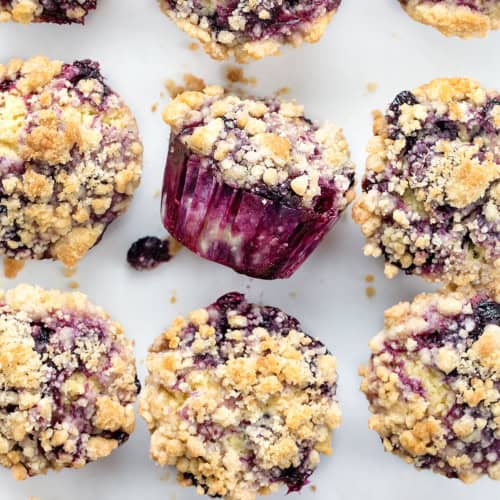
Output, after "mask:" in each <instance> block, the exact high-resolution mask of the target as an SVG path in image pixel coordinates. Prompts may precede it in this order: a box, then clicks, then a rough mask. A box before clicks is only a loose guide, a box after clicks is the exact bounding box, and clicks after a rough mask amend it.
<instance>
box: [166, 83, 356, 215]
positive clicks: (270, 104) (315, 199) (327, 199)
mask: <svg viewBox="0 0 500 500" xmlns="http://www.w3.org/2000/svg"><path fill="white" fill-rule="evenodd" d="M163 118H164V120H165V122H166V123H167V124H168V125H170V126H171V127H172V134H171V141H180V142H181V143H182V144H183V145H184V146H185V148H187V149H188V150H189V152H190V153H191V154H192V155H196V156H198V157H200V161H201V165H202V167H203V168H207V169H211V170H213V172H214V175H216V176H217V178H219V179H220V180H221V181H222V182H225V183H227V184H229V185H230V186H232V187H240V188H243V189H245V190H249V191H251V192H253V193H256V194H258V195H261V196H263V197H265V198H268V199H271V200H279V201H280V202H282V203H283V204H285V205H287V206H290V207H293V208H299V207H304V208H307V209H311V210H315V211H317V212H327V211H329V210H331V209H336V210H339V209H340V210H341V209H343V208H345V207H346V206H347V204H348V203H349V202H350V201H351V200H352V198H353V197H354V193H353V191H352V190H351V187H352V185H353V182H354V165H353V163H352V162H351V161H350V159H349V158H350V155H349V148H348V146H347V142H346V140H345V138H344V135H343V133H342V130H341V129H339V128H337V127H335V126H334V125H331V124H325V125H323V126H319V125H317V124H315V123H313V122H311V121H310V120H309V119H307V118H306V117H305V116H304V109H303V107H302V106H299V105H298V104H296V103H294V102H291V101H281V100H279V99H257V98H250V97H249V98H243V97H238V96H236V95H230V94H226V93H225V92H224V90H223V89H222V88H221V87H217V86H211V87H207V88H205V90H204V91H203V92H184V93H182V94H181V95H179V96H177V97H176V98H175V99H174V100H173V101H172V102H171V103H170V104H169V105H168V106H167V108H166V109H165V111H164V112H163Z"/></svg>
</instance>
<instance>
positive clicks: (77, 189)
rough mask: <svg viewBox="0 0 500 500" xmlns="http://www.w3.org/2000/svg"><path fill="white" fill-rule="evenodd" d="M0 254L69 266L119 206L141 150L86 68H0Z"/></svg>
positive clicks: (37, 61) (92, 66)
mask: <svg viewBox="0 0 500 500" xmlns="http://www.w3.org/2000/svg"><path fill="white" fill-rule="evenodd" d="M0 167H1V173H0V253H2V254H3V255H5V256H6V257H9V258H11V259H18V260H25V259H57V260H60V261H61V262H63V263H64V264H65V265H67V266H71V267H72V266H75V265H76V264H77V262H78V260H79V259H81V258H82V257H83V256H84V255H85V254H86V253H87V251H88V250H89V249H91V248H92V247H93V246H94V245H96V244H97V243H98V242H99V240H100V239H101V237H102V234H103V233H104V231H105V229H106V228H107V226H108V225H109V224H110V223H111V222H112V221H113V220H114V219H116V217H117V216H118V215H120V214H121V213H123V212H124V211H125V210H126V208H127V207H128V205H129V203H130V200H131V198H132V194H133V192H134V190H135V189H136V187H137V186H138V184H139V180H140V175H141V168H142V145H141V142H140V138H139V133H138V130H137V125H136V122H135V119H134V117H133V116H132V113H131V112H130V110H129V108H128V107H127V106H126V105H125V104H124V102H123V101H122V99H121V98H120V97H119V96H118V95H117V94H116V93H115V92H113V91H112V90H111V89H110V88H109V87H108V85H107V84H106V83H105V81H104V79H103V77H102V76H101V73H100V71H99V65H98V64H97V63H95V62H92V61H89V60H84V61H75V62H74V63H73V64H64V63H62V62H60V61H49V60H48V59H47V58H45V57H41V56H39V57H34V58H32V59H29V60H27V61H22V60H19V59H13V60H12V61H10V62H9V63H8V64H7V65H5V66H4V65H0Z"/></svg>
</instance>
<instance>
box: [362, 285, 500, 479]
mask: <svg viewBox="0 0 500 500" xmlns="http://www.w3.org/2000/svg"><path fill="white" fill-rule="evenodd" d="M499 297H500V294H498V293H497V294H496V295H494V296H493V295H492V296H488V295H487V294H486V293H483V292H478V291H475V290H472V289H471V290H466V291H464V289H462V290H461V291H459V292H451V291H443V292H441V293H433V294H422V295H419V296H417V297H416V298H415V300H414V301H413V302H412V303H411V304H410V303H408V302H402V303H400V304H398V305H396V306H394V307H392V308H390V309H388V310H387V311H386V312H385V325H384V329H383V330H382V331H381V332H380V333H379V334H378V335H377V336H376V337H375V338H373V340H372V341H371V342H370V348H371V351H372V356H371V359H370V362H369V364H368V366H367V367H363V368H362V369H361V374H362V375H363V376H364V379H363V383H362V385H361V389H362V390H363V392H364V393H365V394H366V397H367V398H368V401H369V403H370V410H371V412H372V413H373V416H372V417H371V418H370V420H369V426H370V428H371V429H373V430H375V431H376V432H377V433H378V434H380V437H381V439H382V442H383V444H384V448H385V450H386V451H390V452H392V453H395V454H396V455H399V456H400V457H402V458H403V459H404V460H405V461H406V462H408V463H410V464H413V465H414V466H415V467H417V468H419V469H431V470H433V471H434V472H437V473H440V474H443V475H445V476H447V477H451V478H459V479H461V480H462V481H465V482H473V481H475V480H476V479H478V478H479V477H481V476H483V475H488V476H490V477H491V478H492V479H497V480H498V479H500V304H499V301H498V300H499Z"/></svg>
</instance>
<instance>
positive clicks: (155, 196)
mask: <svg viewBox="0 0 500 500" xmlns="http://www.w3.org/2000/svg"><path fill="white" fill-rule="evenodd" d="M160 194H161V191H160V190H159V189H157V190H156V191H155V193H154V195H153V197H154V198H159V197H160Z"/></svg>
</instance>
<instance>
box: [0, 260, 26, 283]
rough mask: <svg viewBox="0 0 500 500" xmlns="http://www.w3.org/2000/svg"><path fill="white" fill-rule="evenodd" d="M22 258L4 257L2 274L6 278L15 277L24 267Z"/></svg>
mask: <svg viewBox="0 0 500 500" xmlns="http://www.w3.org/2000/svg"><path fill="white" fill-rule="evenodd" d="M24 264H25V262H24V260H15V259H9V258H8V257H4V259H3V274H4V276H5V277H6V278H8V279H15V278H16V277H17V275H18V274H19V273H20V272H21V270H22V269H23V267H24Z"/></svg>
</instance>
